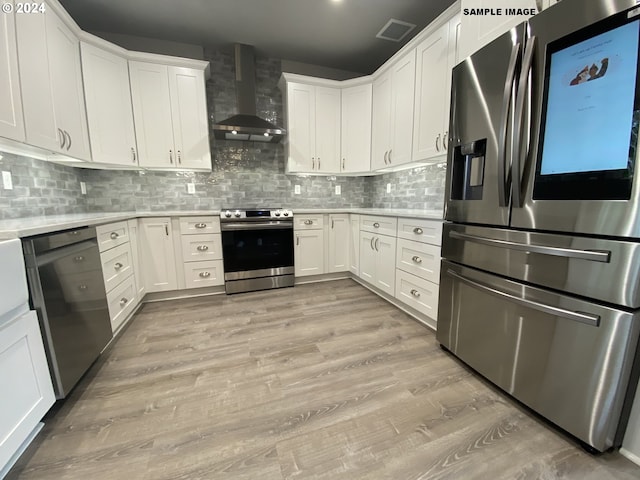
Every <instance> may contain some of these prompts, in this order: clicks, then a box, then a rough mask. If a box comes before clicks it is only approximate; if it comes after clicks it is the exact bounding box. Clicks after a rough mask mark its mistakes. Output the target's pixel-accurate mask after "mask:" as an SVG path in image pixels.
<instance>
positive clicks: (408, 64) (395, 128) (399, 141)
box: [387, 50, 416, 166]
mask: <svg viewBox="0 0 640 480" xmlns="http://www.w3.org/2000/svg"><path fill="white" fill-rule="evenodd" d="M415 81H416V52H415V50H412V51H411V52H409V53H408V54H406V55H405V56H404V57H403V58H402V59H401V60H400V61H399V62H398V63H396V64H395V65H394V66H393V75H392V80H391V87H392V92H391V127H392V137H391V145H390V150H389V154H388V155H387V158H388V163H389V165H390V166H396V165H402V164H404V163H408V162H410V161H411V145H412V138H413V103H414V96H415Z"/></svg>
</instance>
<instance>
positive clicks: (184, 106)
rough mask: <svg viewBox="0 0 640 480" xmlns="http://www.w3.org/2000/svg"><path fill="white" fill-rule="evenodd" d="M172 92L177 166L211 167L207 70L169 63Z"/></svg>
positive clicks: (170, 88)
mask: <svg viewBox="0 0 640 480" xmlns="http://www.w3.org/2000/svg"><path fill="white" fill-rule="evenodd" d="M169 92H170V96H171V118H172V120H173V132H174V134H173V138H174V142H175V153H176V166H177V167H178V168H190V169H202V170H211V149H210V144H209V128H208V120H207V99H206V95H205V87H204V72H203V71H201V70H196V69H193V68H182V67H169Z"/></svg>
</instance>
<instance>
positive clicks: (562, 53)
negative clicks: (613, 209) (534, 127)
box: [533, 12, 640, 200]
mask: <svg viewBox="0 0 640 480" xmlns="http://www.w3.org/2000/svg"><path fill="white" fill-rule="evenodd" d="M639 34H640V20H639V19H633V18H632V19H628V18H627V14H626V12H623V14H619V15H615V16H613V17H609V18H608V19H606V20H604V21H602V22H599V23H597V24H594V25H592V26H590V27H588V28H586V29H583V30H580V31H578V32H576V33H574V34H572V35H570V36H568V37H565V38H563V39H560V40H558V41H556V42H553V43H551V44H549V46H548V48H547V64H546V75H545V90H544V91H545V98H544V99H543V105H544V108H543V117H542V132H541V136H540V139H541V145H540V148H539V157H538V162H537V168H536V181H535V185H534V194H533V198H534V199H575V200H582V199H584V200H590V199H603V200H607V199H616V200H620V199H629V198H630V195H631V187H632V182H633V171H634V164H635V156H636V145H637V130H638V119H639V111H640V102H639V101H638V97H639V93H638V66H639V62H638V43H639Z"/></svg>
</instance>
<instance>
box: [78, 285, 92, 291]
mask: <svg viewBox="0 0 640 480" xmlns="http://www.w3.org/2000/svg"><path fill="white" fill-rule="evenodd" d="M87 288H89V287H87V286H86V285H85V284H84V283H83V284H82V285H78V290H80V291H81V292H84V291H85V290H86V289H87Z"/></svg>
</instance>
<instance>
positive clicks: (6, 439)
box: [0, 311, 55, 470]
mask: <svg viewBox="0 0 640 480" xmlns="http://www.w3.org/2000/svg"><path fill="white" fill-rule="evenodd" d="M0 385H2V388H3V394H2V395H0V470H2V467H3V466H4V465H6V463H7V462H8V461H9V460H10V458H11V457H12V456H13V454H14V453H15V452H16V451H17V450H18V449H19V448H20V446H21V445H22V443H23V442H24V441H25V440H26V439H27V438H28V437H29V435H30V434H31V432H32V431H33V429H34V428H35V427H36V425H37V424H38V422H40V420H41V419H42V417H44V415H45V413H47V411H48V410H49V408H50V407H51V405H53V403H54V401H55V395H54V393H53V386H52V385H51V377H50V375H49V367H48V366H47V358H46V356H45V353H44V346H43V344H42V336H41V335H40V328H39V326H38V317H37V315H36V312H33V311H32V312H28V313H26V314H24V315H23V316H21V317H18V318H16V319H14V320H11V321H9V322H7V323H5V324H4V325H2V326H1V327H0Z"/></svg>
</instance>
